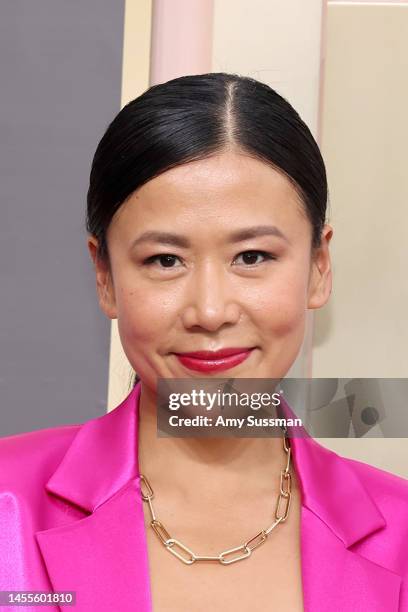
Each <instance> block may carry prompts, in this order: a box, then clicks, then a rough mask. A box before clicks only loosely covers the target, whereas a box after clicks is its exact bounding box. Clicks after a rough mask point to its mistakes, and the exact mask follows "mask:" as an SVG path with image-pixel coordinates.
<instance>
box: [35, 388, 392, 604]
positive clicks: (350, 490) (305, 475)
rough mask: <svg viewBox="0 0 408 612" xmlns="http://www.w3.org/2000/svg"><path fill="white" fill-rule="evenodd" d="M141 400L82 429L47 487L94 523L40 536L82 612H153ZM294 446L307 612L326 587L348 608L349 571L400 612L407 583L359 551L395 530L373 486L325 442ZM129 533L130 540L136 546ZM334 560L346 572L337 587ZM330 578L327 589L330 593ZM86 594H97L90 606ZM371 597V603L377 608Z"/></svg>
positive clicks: (53, 570) (55, 577)
mask: <svg viewBox="0 0 408 612" xmlns="http://www.w3.org/2000/svg"><path fill="white" fill-rule="evenodd" d="M140 393H141V383H140V382H139V383H137V385H136V386H135V387H134V388H133V389H132V391H131V392H130V393H129V395H128V396H127V397H126V398H125V399H124V400H123V402H122V403H121V404H119V405H118V406H117V407H116V408H115V409H114V410H112V411H111V412H108V413H106V414H104V415H102V416H100V417H98V418H96V419H92V420H90V421H88V422H86V423H84V424H82V425H81V427H80V428H79V430H78V433H77V434H76V436H75V437H74V439H73V442H72V443H71V445H70V447H69V448H68V451H67V452H66V454H65V456H64V458H63V460H62V462H61V463H60V465H59V466H58V468H57V469H56V471H55V472H54V473H53V474H52V476H51V478H50V479H49V480H48V482H47V483H46V489H47V491H48V492H49V493H50V494H51V495H56V496H58V497H59V498H62V499H64V500H65V501H67V502H68V503H71V504H74V505H75V506H77V507H79V508H81V509H82V510H83V511H84V513H85V517H84V518H83V519H81V520H79V521H78V520H76V521H74V522H73V523H72V522H71V523H68V524H66V525H62V526H58V527H54V528H51V529H46V530H43V531H38V532H36V534H35V535H36V538H37V541H38V544H39V546H40V549H41V552H42V554H43V557H44V560H45V563H46V567H47V571H48V573H49V576H50V580H51V583H52V585H53V587H54V590H70V589H74V587H73V586H72V585H75V586H76V588H77V590H78V592H80V593H81V597H82V600H81V601H79V602H77V608H76V609H77V610H78V612H82V610H84V612H85V610H87V609H98V610H100V611H101V612H102V611H105V610H108V609H110V607H109V606H113V607H114V608H116V609H121V610H123V612H127V611H128V610H129V611H130V610H132V609H137V610H138V611H140V612H151V592H150V574H149V567H148V557H147V543H146V539H145V526H144V514H143V508H142V505H143V502H142V501H141V499H140V478H139V466H138V453H137V440H138V416H139V405H140V402H139V400H140ZM281 406H282V407H283V410H284V412H285V413H286V414H287V415H289V416H290V415H293V412H292V411H291V409H290V407H289V406H288V404H286V403H283V404H281ZM290 443H291V447H292V456H293V463H294V465H295V469H296V473H297V477H298V480H299V483H300V488H301V496H302V580H303V587H304V601H305V610H307V611H308V612H309V610H310V611H312V610H313V612H316V611H319V612H320V611H322V612H323V611H325V610H326V607H325V605H324V604H323V603H322V602H321V597H326V594H323V592H322V588H323V587H322V584H325V585H326V587H327V589H329V591H330V589H331V596H332V599H331V601H330V605H331V606H332V604H334V603H336V605H337V604H339V605H340V599H339V598H340V597H343V598H344V597H345V594H344V592H342V591H341V590H340V591H339V589H338V582H337V578H336V576H337V577H338V572H339V571H342V572H343V574H342V575H343V576H345V577H347V579H348V580H349V581H351V582H352V581H354V582H355V585H356V587H355V588H356V593H357V592H358V590H359V589H360V590H361V588H364V584H365V581H368V582H367V587H366V590H367V593H368V591H369V590H370V589H374V590H373V592H372V594H371V596H372V602H373V606H374V602H375V605H377V603H378V604H379V605H380V604H381V605H383V606H384V608H380V607H378V608H377V607H372V608H371V610H373V611H374V610H377V609H378V610H380V609H387V610H390V612H391V611H393V610H397V609H398V608H397V607H396V606H397V605H398V592H399V586H400V582H401V577H400V576H398V575H397V574H395V573H393V572H391V571H390V570H388V569H387V568H384V567H382V566H380V565H378V564H376V563H374V562H372V561H370V560H368V559H364V558H363V557H361V556H359V555H357V554H356V553H354V552H352V551H349V549H350V547H351V546H352V545H353V544H355V543H357V542H358V541H359V540H361V539H362V538H365V537H366V536H369V535H370V534H372V533H374V532H376V531H377V530H379V529H382V528H384V527H385V526H386V521H385V518H384V517H383V515H382V514H381V512H380V510H379V509H378V507H377V506H376V504H375V503H374V501H373V500H372V499H371V497H370V495H369V493H368V492H367V490H366V489H365V487H364V484H363V483H362V482H361V481H360V480H359V478H358V477H357V475H356V474H355V472H354V471H353V470H352V468H351V466H350V465H349V464H348V462H347V460H345V459H344V458H342V457H340V456H338V455H337V454H336V453H334V452H333V451H331V450H329V449H326V448H324V447H323V446H321V445H320V444H318V443H317V442H315V441H314V440H313V438H311V437H310V436H308V435H307V433H306V431H304V436H303V437H293V438H291V440H290ZM321 521H323V523H324V525H325V526H326V528H324V527H323V530H324V538H326V540H327V541H326V542H325V544H323V543H321V542H318V541H317V542H316V538H322V537H323V535H322V523H321ZM120 529H122V530H125V531H124V533H126V538H124V537H123V533H122V532H119V530H120ZM129 559H133V560H134V563H129V562H128V560H129ZM334 559H336V560H337V569H336V572H335V576H334V578H333V571H334V570H333V562H334ZM316 560H318V563H319V564H320V565H319V566H318V567H317V566H316V562H317V561H316ZM325 572H326V576H325ZM112 576H113V577H114V578H112ZM324 576H325V580H326V582H325V583H322V578H323V577H324ZM344 579H346V578H344ZM333 580H334V582H333V584H332V586H331V587H330V581H333ZM121 581H122V583H123V584H122V583H121ZM92 585H93V586H92ZM107 585H109V586H107ZM121 588H122V590H121ZM347 588H348V587H347V585H346V586H345V589H347ZM350 588H351V587H350ZM377 589H380V590H381V592H377ZM74 590H75V589H74ZM90 591H92V593H91V592H90ZM84 592H89V600H88V599H87V596H84V594H83V593H84ZM345 592H347V591H345ZM120 593H122V599H120V597H121V595H120ZM367 593H366V599H367V601H366V603H368V601H371V600H370V596H369V594H367ZM118 597H119V600H120V605H118V603H119V602H118V600H117V598H118ZM98 598H99V599H98ZM319 602H320V603H319ZM95 605H96V607H95ZM349 606H350V607H349ZM334 607H335V608H336V606H334ZM328 609H329V606H328V607H327V610H328ZM337 609H342V610H344V612H346V611H348V610H350V611H351V610H353V609H354V604H352V602H351V601H346V600H343V599H341V606H340V607H338V606H337ZM368 609H370V608H369V606H368Z"/></svg>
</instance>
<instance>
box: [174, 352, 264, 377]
mask: <svg viewBox="0 0 408 612" xmlns="http://www.w3.org/2000/svg"><path fill="white" fill-rule="evenodd" d="M254 348H255V347H252V348H226V349H221V350H219V351H194V352H190V353H174V354H175V356H176V357H177V359H178V360H179V361H180V363H182V365H184V366H185V367H187V368H189V369H190V370H195V371H198V372H219V371H221V370H229V369H230V368H233V367H234V366H236V365H238V364H239V363H242V362H243V361H245V359H247V358H248V357H249V355H250V354H251V353H252V351H253V350H254Z"/></svg>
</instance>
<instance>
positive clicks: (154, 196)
mask: <svg viewBox="0 0 408 612" xmlns="http://www.w3.org/2000/svg"><path fill="white" fill-rule="evenodd" d="M115 217H117V218H116V219H115V222H116V223H117V224H119V225H123V226H125V225H126V226H128V224H133V223H135V224H136V227H139V228H140V227H141V224H150V223H154V224H156V225H157V223H158V222H159V221H162V222H163V223H171V224H173V225H175V224H176V225H177V226H182V225H185V227H186V229H188V228H189V227H190V228H191V227H192V224H193V223H206V224H208V223H223V222H228V223H229V222H231V221H232V220H234V219H235V220H236V222H237V223H239V220H240V219H243V218H245V220H246V221H247V220H251V221H253V220H255V218H256V219H257V221H259V222H263V221H274V222H276V223H278V222H280V223H286V224H290V223H292V224H293V223H296V222H297V223H299V222H301V221H302V220H304V218H305V215H304V210H303V206H302V204H301V202H300V199H299V196H298V194H297V192H296V190H295V188H294V187H293V185H292V184H291V182H290V181H289V179H288V178H286V177H285V176H284V175H283V174H282V173H280V172H279V171H277V170H275V169H274V168H273V167H272V166H271V165H270V164H267V163H266V162H263V161H260V160H259V159H255V158H252V157H249V156H248V155H244V154H239V153H236V152H224V153H221V154H218V155H214V156H211V157H209V158H206V159H202V160H196V161H192V162H188V163H185V164H182V165H180V166H177V167H175V168H172V169H170V170H168V171H166V172H163V173H162V174H160V175H159V176H157V177H156V178H154V179H151V180H150V181H148V182H147V183H145V184H144V185H143V186H142V187H140V188H139V189H138V190H137V191H135V192H134V193H133V194H132V195H131V196H130V197H129V198H128V200H127V201H126V202H125V203H124V204H123V205H122V206H121V207H120V209H119V210H118V211H117V213H116V215H115Z"/></svg>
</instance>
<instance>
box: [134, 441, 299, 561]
mask: <svg viewBox="0 0 408 612" xmlns="http://www.w3.org/2000/svg"><path fill="white" fill-rule="evenodd" d="M285 432H286V430H285ZM283 448H284V451H285V453H286V455H287V459H286V466H285V468H284V469H283V470H281V473H280V484H279V495H278V498H277V502H276V508H275V521H274V522H273V523H272V525H270V526H269V527H268V528H267V529H262V530H261V531H260V532H259V533H257V534H256V535H255V536H254V537H253V538H251V539H250V540H247V541H246V542H245V543H244V544H242V545H241V546H237V547H236V548H230V549H228V550H223V551H222V552H221V553H220V554H219V555H215V556H207V555H196V554H195V553H193V551H192V550H190V549H189V548H188V547H187V546H185V545H184V544H182V543H181V542H180V541H179V540H176V539H175V538H172V537H171V536H170V534H169V532H168V531H167V529H166V528H165V527H164V525H163V523H161V522H160V521H159V520H158V519H157V518H156V514H155V511H154V508H153V504H152V499H153V497H154V492H153V489H152V487H151V486H150V483H149V481H148V480H147V478H146V476H143V474H140V490H141V495H142V499H143V501H145V502H147V503H148V504H149V510H150V515H151V521H150V526H151V527H152V529H153V531H154V532H155V534H156V535H157V537H158V538H159V540H160V542H161V543H162V544H164V546H165V547H166V548H167V550H168V551H169V552H171V553H172V554H173V555H175V556H176V557H177V558H178V559H180V560H181V561H182V562H183V563H186V564H187V565H191V564H192V563H194V562H195V561H218V562H219V563H222V564H223V565H229V564H230V563H235V561H240V560H241V559H246V558H247V557H249V556H250V554H251V553H252V551H253V550H254V549H255V548H257V547H258V546H260V545H261V544H263V543H264V542H265V540H266V538H267V537H268V535H269V534H270V533H271V531H272V529H274V528H275V527H276V526H277V525H279V523H283V522H285V521H286V519H287V517H288V512H289V507H290V499H291V474H290V471H289V469H290V458H291V448H290V446H289V444H288V440H287V438H286V435H285V434H284V436H283ZM142 484H143V485H144V486H145V487H146V492H143V490H142ZM281 505H282V506H283V511H282V509H281ZM177 548H178V549H179V550H180V551H182V552H181V553H180V552H178V551H177ZM234 553H236V554H234Z"/></svg>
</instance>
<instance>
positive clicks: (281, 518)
mask: <svg viewBox="0 0 408 612" xmlns="http://www.w3.org/2000/svg"><path fill="white" fill-rule="evenodd" d="M326 201H327V183H326V173H325V167H324V163H323V160H322V157H321V154H320V152H319V149H318V146H317V144H316V142H315V141H314V139H313V137H312V135H311V133H310V131H309V129H308V128H307V126H306V125H305V124H304V123H303V121H302V120H301V119H300V117H299V116H298V114H297V113H296V112H295V110H294V109H293V108H292V107H291V105H290V104H289V103H288V102H287V101H286V100H284V99H283V98H282V97H281V96H279V95H278V94H277V93H276V92H275V91H273V90H272V89H271V88H269V87H268V86H266V85H264V84H262V83H260V82H257V81H255V80H253V79H249V78H245V77H240V76H237V75H229V74H224V73H214V74H207V75H198V76H187V77H182V78H179V79H174V80H172V81H169V82H167V83H164V84H161V85H157V86H154V87H151V88H150V89H149V90H147V91H146V92H145V93H144V94H143V95H142V96H140V97H139V98H137V99H135V100H134V101H132V102H131V103H129V104H128V105H127V106H126V107H125V108H124V109H123V110H122V111H121V112H120V113H119V114H118V116H117V117H116V118H115V119H114V120H113V122H112V123H111V125H110V126H109V127H108V129H107V131H106V133H105V135H104V136H103V138H102V140H101V142H100V143H99V146H98V148H97V151H96V154H95V157H94V161H93V165H92V171H91V177H90V187H89V192H88V215H87V229H88V232H89V238H88V248H89V251H90V255H91V257H92V260H93V262H94V266H95V272H96V285H97V292H98V297H99V303H100V307H101V308H102V310H103V312H104V313H105V314H106V315H107V317H109V318H110V319H115V318H116V319H117V320H118V327H119V333H120V338H121V342H122V345H123V349H124V351H125V353H126V355H127V357H128V359H129V362H130V363H131V365H132V367H133V368H134V370H135V371H136V372H137V373H138V381H137V383H136V384H135V386H134V387H133V388H132V390H131V391H130V393H129V395H128V396H127V397H126V398H125V399H124V401H123V402H122V403H121V404H120V405H119V406H117V407H116V408H115V409H114V410H113V411H111V412H109V413H107V414H104V415H103V416H101V417H99V418H96V419H92V420H90V421H88V422H87V423H84V424H76V425H68V426H62V427H57V428H51V429H47V430H41V431H36V432H31V433H25V434H20V435H18V436H12V437H9V438H4V439H3V440H1V444H0V461H1V463H0V465H1V467H2V470H1V473H2V475H1V479H0V485H1V488H0V492H1V497H0V500H1V505H0V518H1V524H2V525H3V529H2V538H4V544H3V547H2V552H1V554H2V564H1V565H2V574H1V576H0V588H1V589H3V590H26V591H28V590H31V591H32V590H44V591H75V593H76V610H78V611H81V612H82V611H85V610H86V611H89V610H95V611H98V612H101V611H105V610H106V611H107V610H120V611H121V612H124V611H128V610H129V611H130V610H138V611H139V612H150V611H151V610H154V612H161V611H163V610H166V612H169V611H177V612H183V611H191V610H194V611H201V610H207V609H214V610H221V609H222V610H228V611H229V610H231V611H232V610H234V611H237V610H238V611H243V610H245V611H246V610H248V609H254V610H257V611H258V610H259V611H264V610H283V609H287V610H292V611H298V610H299V611H300V610H306V611H307V612H324V611H328V610H339V611H340V610H341V611H342V612H347V611H351V610H353V611H354V610H356V609H363V606H364V609H367V610H369V611H370V612H374V611H375V612H380V611H381V612H384V610H387V612H391V611H397V610H399V611H400V610H408V592H407V586H406V578H407V575H408V553H407V552H406V547H405V541H406V538H407V535H408V526H407V523H408V521H407V517H408V481H407V480H405V479H403V478H399V477H397V476H395V475H393V474H391V473H388V472H385V471H382V470H379V469H377V468H374V467H372V466H369V465H367V464H364V463H362V462H358V461H355V460H351V459H347V458H344V457H340V456H339V455H337V454H336V453H334V452H332V451H330V450H328V449H326V448H324V447H322V446H320V445H319V444H317V443H316V442H315V441H314V440H312V439H311V438H308V437H303V438H302V437H292V438H291V439H290V440H289V439H288V438H282V437H281V436H279V437H268V438H265V437H262V438H242V437H221V438H209V437H206V438H198V437H196V438H180V437H168V438H159V437H158V436H157V421H156V419H157V408H156V406H157V401H156V400H157V391H158V388H157V384H158V379H159V378H167V379H175V378H192V379H194V378H203V377H205V378H207V377H209V378H211V377H213V378H218V377H235V378H266V379H268V378H277V379H279V378H282V377H284V376H285V375H286V374H287V372H288V371H289V369H290V367H291V365H292V364H293V362H294V361H295V359H296V356H297V355H298V353H299V350H300V348H301V344H302V341H303V336H304V331H305V317H306V313H307V310H308V309H315V308H320V307H322V306H323V305H324V304H325V303H326V302H327V300H328V299H329V296H330V291H331V265H330V255H329V243H330V240H331V237H332V234H333V230H332V228H331V227H330V225H328V224H327V223H325V215H326ZM286 410H289V411H290V408H289V407H288V406H287V405H286ZM153 493H154V495H153ZM169 553H172V554H169ZM203 557H205V558H203ZM208 557H210V558H208ZM52 605H54V606H55V607H54V608H53V609H58V608H57V605H56V604H52ZM61 607H62V606H61ZM32 609H33V608H32V607H27V610H32Z"/></svg>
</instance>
